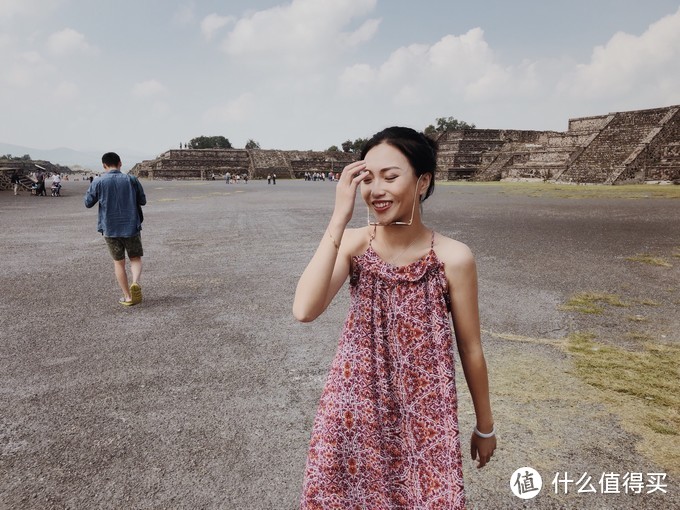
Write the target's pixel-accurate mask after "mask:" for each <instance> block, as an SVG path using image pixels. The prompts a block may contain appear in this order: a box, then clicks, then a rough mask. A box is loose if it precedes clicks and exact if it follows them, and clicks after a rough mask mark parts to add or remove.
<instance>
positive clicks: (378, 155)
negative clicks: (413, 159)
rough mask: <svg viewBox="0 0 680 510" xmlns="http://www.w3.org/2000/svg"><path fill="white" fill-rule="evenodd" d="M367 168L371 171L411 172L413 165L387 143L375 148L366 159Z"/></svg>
mask: <svg viewBox="0 0 680 510" xmlns="http://www.w3.org/2000/svg"><path fill="white" fill-rule="evenodd" d="M364 161H365V162H366V168H367V169H368V170H371V171H383V170H388V169H391V168H395V169H401V170H410V169H411V164H410V163H409V161H408V159H407V158H406V156H404V155H403V154H402V153H401V151H400V150H399V149H396V148H395V147H392V146H391V145H388V144H386V143H381V144H379V145H376V146H375V147H373V148H372V149H371V150H370V151H368V152H367V153H366V157H365V158H364Z"/></svg>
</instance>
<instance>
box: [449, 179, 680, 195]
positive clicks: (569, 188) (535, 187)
mask: <svg viewBox="0 0 680 510" xmlns="http://www.w3.org/2000/svg"><path fill="white" fill-rule="evenodd" d="M437 186H452V187H459V188H465V187H471V186H479V187H486V188H489V189H495V190H497V191H498V192H500V193H510V194H520V195H528V196H534V197H538V196H547V197H558V198H627V199H645V198H680V186H670V185H669V186H661V185H657V184H625V185H618V186H609V185H604V184H586V185H574V184H556V183H549V182H501V181H493V182H468V181H437Z"/></svg>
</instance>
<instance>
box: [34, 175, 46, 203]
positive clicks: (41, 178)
mask: <svg viewBox="0 0 680 510" xmlns="http://www.w3.org/2000/svg"><path fill="white" fill-rule="evenodd" d="M35 178H36V179H37V181H38V187H37V188H36V190H35V194H36V196H39V197H46V196H47V190H46V189H45V174H44V173H43V172H42V171H40V172H38V173H37V174H36V175H35Z"/></svg>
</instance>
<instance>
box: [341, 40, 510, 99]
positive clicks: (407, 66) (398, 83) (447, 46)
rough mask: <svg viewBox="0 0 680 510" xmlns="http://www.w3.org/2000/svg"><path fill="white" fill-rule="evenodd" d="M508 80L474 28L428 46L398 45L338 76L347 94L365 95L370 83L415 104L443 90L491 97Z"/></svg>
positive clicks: (477, 97)
mask: <svg viewBox="0 0 680 510" xmlns="http://www.w3.org/2000/svg"><path fill="white" fill-rule="evenodd" d="M510 81H511V77H510V71H509V70H508V69H504V68H503V67H502V66H501V65H500V64H498V63H497V62H496V58H495V56H494V53H493V51H491V49H490V48H489V46H488V44H487V43H486V41H485V40H484V32H483V31H482V30H481V29H479V28H473V29H471V30H469V31H468V32H467V33H465V34H463V35H460V36H453V35H447V36H444V37H443V38H442V39H440V40H439V41H437V42H436V43H435V44H433V45H431V46H428V45H425V44H412V45H410V46H404V47H401V48H398V49H396V50H395V51H393V52H392V54H391V55H390V56H389V57H388V59H387V60H386V61H385V62H384V63H383V64H382V65H380V66H377V67H375V68H372V67H370V66H367V65H365V64H364V65H358V66H357V65H355V66H351V67H348V68H347V69H345V71H344V72H343V73H342V75H341V77H340V90H341V92H342V93H343V95H347V96H353V95H355V94H359V95H364V94H365V93H366V91H367V90H366V87H368V88H369V89H372V90H373V92H374V93H378V91H379V92H380V93H381V94H387V95H388V96H390V97H392V100H393V101H394V102H395V104H411V105H413V104H417V103H419V102H420V103H422V102H427V101H429V98H431V97H440V98H441V96H442V95H445V94H447V93H450V94H458V95H463V96H464V97H466V98H468V99H484V98H489V97H490V96H493V95H495V94H498V93H500V91H502V90H505V89H506V88H507V86H508V83H509V82H510ZM418 96H421V99H420V100H419V99H418Z"/></svg>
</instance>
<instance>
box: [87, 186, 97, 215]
mask: <svg viewBox="0 0 680 510" xmlns="http://www.w3.org/2000/svg"><path fill="white" fill-rule="evenodd" d="M97 184H98V183H95V182H92V183H90V187H89V188H87V192H86V193H85V207H87V208H88V209H89V208H90V207H92V206H93V205H94V204H96V203H97V202H98V201H99V196H98V194H97Z"/></svg>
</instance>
